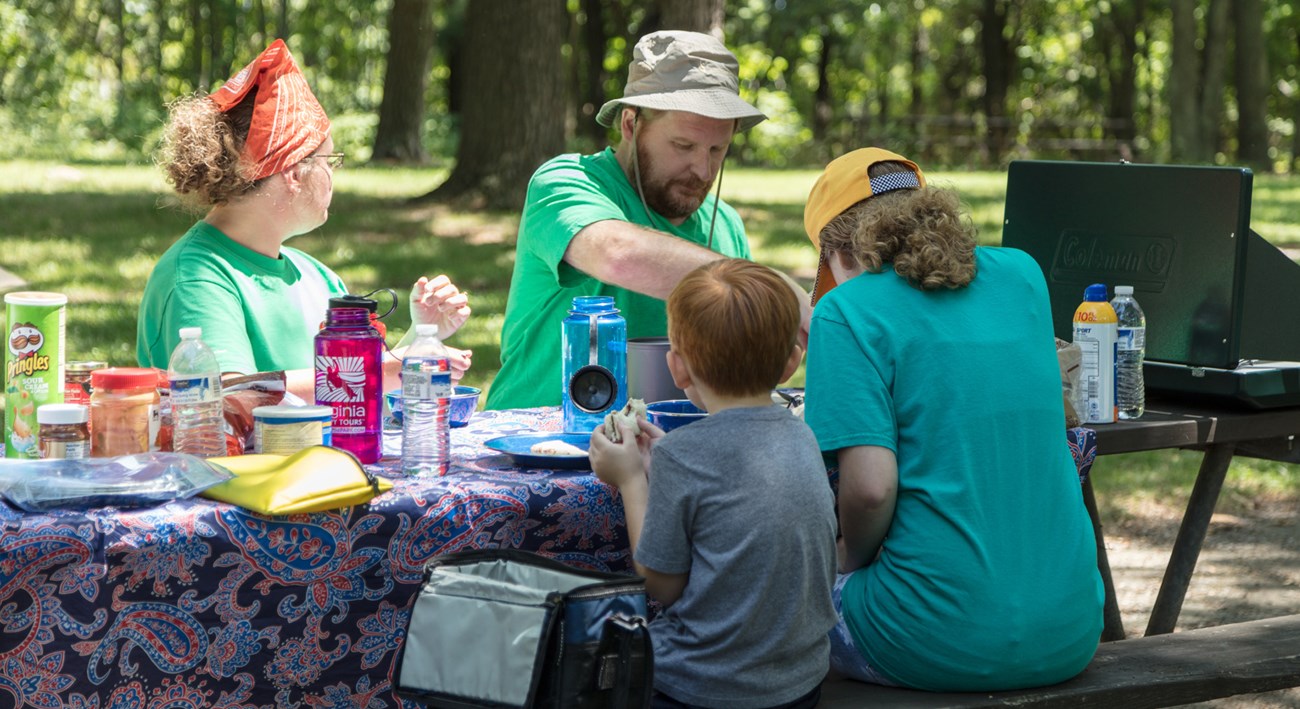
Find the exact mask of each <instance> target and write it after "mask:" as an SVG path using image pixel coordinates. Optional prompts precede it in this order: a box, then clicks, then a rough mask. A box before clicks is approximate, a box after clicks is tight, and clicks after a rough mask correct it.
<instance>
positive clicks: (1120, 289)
mask: <svg viewBox="0 0 1300 709" xmlns="http://www.w3.org/2000/svg"><path fill="white" fill-rule="evenodd" d="M1115 295H1133V286H1115Z"/></svg>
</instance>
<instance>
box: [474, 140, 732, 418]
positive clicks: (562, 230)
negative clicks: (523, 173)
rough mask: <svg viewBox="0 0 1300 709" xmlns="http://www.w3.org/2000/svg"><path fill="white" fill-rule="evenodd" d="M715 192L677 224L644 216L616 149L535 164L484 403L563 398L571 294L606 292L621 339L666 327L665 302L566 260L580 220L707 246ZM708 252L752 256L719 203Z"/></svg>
mask: <svg viewBox="0 0 1300 709" xmlns="http://www.w3.org/2000/svg"><path fill="white" fill-rule="evenodd" d="M713 204H714V196H713V195H712V194H710V196H709V197H708V198H707V199H706V200H705V201H704V204H703V206H701V207H700V208H699V209H698V210H696V211H695V213H694V214H692V215H691V216H690V217H689V218H687V219H686V221H684V222H682V223H681V225H680V226H673V225H672V224H669V223H668V222H667V221H666V220H665V219H664V218H663V217H660V216H659V215H657V214H656V215H654V217H653V219H650V218H648V216H647V214H646V211H645V208H644V207H643V206H642V204H641V198H640V197H638V196H637V193H636V190H634V189H633V188H632V185H631V183H630V182H628V179H627V175H626V174H624V172H623V169H622V167H620V166H619V164H618V160H617V159H616V158H615V157H614V151H613V150H612V149H608V148H607V149H605V150H604V151H603V152H600V153H596V154H594V155H577V154H568V155H561V156H559V157H556V158H553V159H551V160H549V161H547V162H546V163H545V164H544V165H542V166H541V167H540V168H538V170H537V172H536V173H535V174H534V175H533V177H532V180H531V181H530V182H529V183H528V194H527V197H526V200H525V203H524V213H523V218H522V219H521V221H520V224H519V241H518V243H517V245H516V246H515V267H514V273H513V274H512V276H511V278H510V295H509V297H508V298H507V300H506V316H505V324H504V325H503V326H502V329H501V370H500V371H499V372H498V373H497V376H496V379H495V380H493V382H492V387H491V389H489V390H488V399H487V404H486V407H487V408H489V409H510V408H524V407H532V406H555V405H558V404H559V403H560V400H561V395H562V391H563V387H564V384H563V382H561V381H560V380H561V378H562V376H563V375H562V374H561V357H560V324H561V322H563V320H564V317H565V316H566V315H568V313H569V308H570V307H571V306H572V305H573V299H574V297H576V296H580V295H608V296H613V297H614V305H615V306H616V307H617V308H618V309H619V312H620V314H621V315H622V316H623V318H624V319H625V320H627V336H628V337H629V338H631V337H662V336H664V335H667V334H668V316H667V313H666V311H665V304H664V301H662V300H660V299H658V298H652V297H650V296H647V295H642V294H640V293H635V292H632V291H629V290H626V289H623V288H619V287H616V286H612V285H609V284H606V283H602V282H600V281H598V280H596V279H595V278H592V277H591V276H588V275H587V274H585V273H583V272H581V271H579V270H578V269H576V268H574V267H573V266H570V265H569V264H568V263H565V261H564V252H565V251H566V250H567V249H568V248H569V242H570V241H571V240H572V239H573V237H574V235H575V234H577V233H578V232H579V231H581V230H582V228H583V227H585V226H587V225H589V224H594V223H595V222H599V221H604V220H606V219H616V220H619V221H625V222H633V223H636V224H640V225H642V226H646V227H649V228H651V229H655V230H658V231H662V232H665V233H668V234H672V235H674V236H677V237H680V238H682V239H686V240H687V241H690V242H692V243H696V244H699V245H701V246H704V245H706V244H707V243H708V238H709V222H710V220H711V219H712V217H713ZM713 250H714V251H717V252H718V253H721V254H723V255H726V256H734V257H738V258H749V242H748V241H747V240H746V239H745V227H744V225H743V224H742V223H741V221H740V216H739V215H738V214H736V210H734V209H732V208H731V206H729V205H728V204H726V203H725V202H722V203H720V204H719V205H718V220H717V224H716V226H715V227H714V230H713Z"/></svg>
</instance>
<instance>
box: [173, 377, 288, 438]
mask: <svg viewBox="0 0 1300 709" xmlns="http://www.w3.org/2000/svg"><path fill="white" fill-rule="evenodd" d="M159 395H160V397H161V398H162V399H164V400H167V399H170V397H169V396H168V395H167V392H166V391H165V390H162V389H160V390H159ZM284 399H285V384H284V372H257V373H255V374H247V375H244V374H225V375H222V377H221V413H222V415H223V422H222V428H223V429H224V430H225V433H226V455H240V454H242V453H244V452H245V451H251V450H253V409H255V408H257V407H259V406H275V405H276V404H279V403H281V402H283V401H284ZM163 408H164V413H163V420H162V426H161V428H160V429H159V431H158V446H157V447H158V449H159V450H164V451H170V450H171V449H172V428H173V424H172V418H171V407H170V406H168V405H164V407H163Z"/></svg>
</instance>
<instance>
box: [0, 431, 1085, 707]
mask: <svg viewBox="0 0 1300 709" xmlns="http://www.w3.org/2000/svg"><path fill="white" fill-rule="evenodd" d="M559 429H560V415H559V411H558V410H557V409H555V408H548V409H537V410H526V411H494V412H484V413H479V414H476V415H475V417H474V419H473V420H472V421H471V423H470V426H469V427H468V428H461V429H453V431H452V444H453V451H452V453H453V460H454V461H455V462H454V463H453V465H452V469H451V471H450V472H449V474H448V475H446V476H444V477H429V478H407V477H403V476H401V475H400V473H397V472H395V461H391V460H386V461H381V463H380V464H379V466H377V470H378V472H380V473H381V474H387V475H389V476H390V477H393V478H394V480H395V486H394V488H393V489H392V490H391V491H389V492H388V493H386V494H384V495H381V496H379V497H376V498H375V499H374V500H372V501H371V503H370V504H367V505H363V506H359V507H354V508H351V509H342V510H335V511H332V512H322V513H316V514H309V515H296V516H290V517H265V516H261V515H257V514H254V513H250V512H248V511H246V510H243V509H241V508H238V507H235V506H232V505H228V504H224V503H219V502H213V501H211V500H207V499H205V498H194V499H190V500H184V501H177V502H172V503H168V504H165V505H161V506H158V507H153V508H148V509H141V510H117V509H114V508H102V509H93V510H89V511H86V512H71V511H57V512H50V513H45V514H26V513H22V512H20V511H18V510H16V509H14V508H12V507H9V506H7V505H5V504H4V503H2V502H0V706H13V705H17V706H33V707H44V708H48V709H55V708H56V707H73V708H76V709H92V708H93V709H120V708H125V707H133V708H134V707H141V708H144V707H155V706H157V707H161V706H166V707H173V708H174V707H217V708H221V709H253V708H261V707H265V708H266V709H272V708H274V707H285V706H299V707H304V708H306V707H363V708H365V709H382V708H384V707H402V706H405V707H411V708H412V709H414V707H416V706H417V705H415V704H412V703H410V702H403V701H402V700H400V699H399V698H398V697H397V696H396V695H395V693H394V689H393V687H394V677H393V663H394V662H395V659H396V650H397V649H398V647H399V646H400V644H401V643H402V641H403V639H404V637H405V633H406V626H407V619H408V616H409V608H410V605H411V600H412V597H413V596H414V594H415V592H416V591H417V590H418V588H419V586H420V582H421V578H422V575H423V570H424V565H425V564H426V563H427V562H428V561H429V560H431V559H433V558H434V557H436V556H438V555H440V554H444V553H447V552H452V551H457V550H460V549H466V548H481V547H512V548H517V549H526V550H530V551H535V552H539V553H541V554H544V555H546V556H550V557H552V558H556V559H559V560H561V561H564V562H565V563H569V564H572V565H575V566H579V567H585V568H593V569H600V570H606V571H628V570H629V568H630V559H629V553H628V548H627V547H628V541H627V531H626V528H625V526H624V522H623V509H622V505H621V503H620V502H619V501H618V500H617V498H616V497H615V496H614V494H613V490H612V489H611V488H609V487H607V486H606V485H604V484H603V483H601V482H600V481H598V480H597V479H596V478H595V477H594V476H593V475H592V474H591V473H590V472H589V471H554V470H523V469H519V468H516V467H514V466H513V464H512V462H511V460H510V459H509V458H507V457H505V456H502V455H498V454H496V453H494V452H493V451H490V450H488V449H486V448H484V447H483V445H482V443H483V442H484V441H486V440H487V439H489V438H493V437H496V436H502V435H507V434H512V433H523V432H531V431H546V430H552V431H558V430H559ZM1081 432H1086V433H1081ZM1091 433H1092V432H1091V431H1088V430H1087V429H1075V430H1074V431H1072V432H1071V434H1070V436H1069V438H1070V442H1071V446H1072V448H1073V449H1074V450H1075V453H1076V460H1077V461H1080V462H1081V465H1080V474H1081V475H1082V474H1085V473H1086V467H1085V466H1084V465H1083V464H1082V463H1083V462H1084V461H1085V460H1086V463H1087V465H1091V460H1092V456H1093V455H1095V450H1096V445H1095V438H1093V437H1092V436H1090V435H1089V434H1091ZM394 443H395V442H394V441H387V442H386V450H387V451H389V452H392V451H394V450H395V446H394Z"/></svg>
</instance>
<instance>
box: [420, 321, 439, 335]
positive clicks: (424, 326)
mask: <svg viewBox="0 0 1300 709" xmlns="http://www.w3.org/2000/svg"><path fill="white" fill-rule="evenodd" d="M415 336H416V337H437V336H438V326H437V325H435V324H434V323H420V324H419V325H416V326H415Z"/></svg>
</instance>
